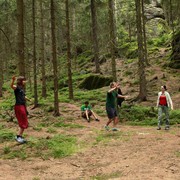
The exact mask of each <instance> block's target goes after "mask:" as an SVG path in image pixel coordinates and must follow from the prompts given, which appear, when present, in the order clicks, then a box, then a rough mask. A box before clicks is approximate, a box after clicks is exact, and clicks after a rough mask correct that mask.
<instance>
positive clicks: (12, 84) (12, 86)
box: [11, 76, 17, 90]
mask: <svg viewBox="0 0 180 180" xmlns="http://www.w3.org/2000/svg"><path fill="white" fill-rule="evenodd" d="M15 80H16V77H15V76H13V77H12V82H11V88H12V89H14V90H15V89H16V87H17V86H16V85H14V81H15Z"/></svg>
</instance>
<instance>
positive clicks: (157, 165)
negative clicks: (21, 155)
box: [0, 104, 180, 180]
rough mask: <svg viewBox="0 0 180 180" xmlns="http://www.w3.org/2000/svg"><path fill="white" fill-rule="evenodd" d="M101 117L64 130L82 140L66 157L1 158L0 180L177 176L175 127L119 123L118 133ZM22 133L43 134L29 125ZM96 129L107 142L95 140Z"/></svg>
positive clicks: (179, 139)
mask: <svg viewBox="0 0 180 180" xmlns="http://www.w3.org/2000/svg"><path fill="white" fill-rule="evenodd" d="M64 105H66V108H67V109H66V110H67V111H68V110H69V109H71V111H72V112H74V113H75V114H73V113H71V114H73V115H77V116H78V113H77V111H74V110H75V109H76V108H77V107H75V106H74V105H70V104H61V106H64ZM76 110H78V108H77V109H76ZM76 113H77V114H76ZM65 114H67V113H65ZM65 114H62V116H65ZM77 116H76V117H77ZM106 120H107V119H106V118H105V119H102V118H101V121H100V122H95V121H91V122H90V123H87V122H86V121H85V120H82V119H81V118H77V120H75V122H76V123H77V124H81V125H84V126H85V128H82V129H72V130H71V131H66V132H64V133H66V134H75V135H76V137H78V138H79V140H84V141H85V142H86V143H87V144H86V147H85V148H84V149H83V150H81V151H80V152H78V153H76V154H74V155H72V156H70V157H66V158H62V159H53V158H51V159H49V160H42V159H40V158H28V159H26V160H24V161H23V160H19V159H10V160H3V159H0V180H15V179H18V180H91V179H92V180H93V179H94V180H95V179H98V180H107V179H108V180H111V179H113V180H114V179H116V180H118V179H120V180H156V179H157V180H162V179H164V180H179V177H180V131H179V128H178V127H172V128H171V129H170V131H165V130H161V131H157V130H156V129H155V128H154V127H136V126H133V127H131V126H125V125H120V126H119V127H120V131H119V132H111V131H105V130H104V129H103V126H104V124H105V122H106ZM34 121H35V120H34ZM33 123H35V122H33ZM27 133H28V136H37V137H39V136H40V135H43V136H45V135H46V133H45V132H43V131H42V132H35V131H34V130H33V128H32V127H30V128H29V130H28V131H27ZM41 133H42V134H41ZM43 133H44V134H43ZM100 133H104V134H105V135H107V136H109V137H110V139H109V141H107V142H103V141H102V142H99V143H96V137H97V134H100ZM88 144H89V145H88ZM24 146H25V145H24Z"/></svg>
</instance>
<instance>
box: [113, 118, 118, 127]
mask: <svg viewBox="0 0 180 180" xmlns="http://www.w3.org/2000/svg"><path fill="white" fill-rule="evenodd" d="M118 122H119V119H118V117H115V118H114V121H113V126H114V127H116V125H117V124H118Z"/></svg>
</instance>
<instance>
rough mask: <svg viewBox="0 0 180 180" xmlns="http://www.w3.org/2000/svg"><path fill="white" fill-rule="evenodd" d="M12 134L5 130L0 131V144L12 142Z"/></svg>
mask: <svg viewBox="0 0 180 180" xmlns="http://www.w3.org/2000/svg"><path fill="white" fill-rule="evenodd" d="M14 136H15V135H14V133H13V132H11V131H9V130H7V129H2V130H1V131H0V143H3V142H5V141H12V140H13V139H14Z"/></svg>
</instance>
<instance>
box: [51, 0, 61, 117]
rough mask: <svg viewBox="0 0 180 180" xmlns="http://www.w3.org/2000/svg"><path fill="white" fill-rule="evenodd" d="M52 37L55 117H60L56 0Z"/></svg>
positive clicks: (52, 16)
mask: <svg viewBox="0 0 180 180" xmlns="http://www.w3.org/2000/svg"><path fill="white" fill-rule="evenodd" d="M50 9H51V36H52V62H53V73H54V116H59V115H60V113H59V98H58V76H57V52H56V34H55V32H56V28H55V26H56V24H55V14H54V12H55V11H54V0H51V8H50Z"/></svg>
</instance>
